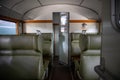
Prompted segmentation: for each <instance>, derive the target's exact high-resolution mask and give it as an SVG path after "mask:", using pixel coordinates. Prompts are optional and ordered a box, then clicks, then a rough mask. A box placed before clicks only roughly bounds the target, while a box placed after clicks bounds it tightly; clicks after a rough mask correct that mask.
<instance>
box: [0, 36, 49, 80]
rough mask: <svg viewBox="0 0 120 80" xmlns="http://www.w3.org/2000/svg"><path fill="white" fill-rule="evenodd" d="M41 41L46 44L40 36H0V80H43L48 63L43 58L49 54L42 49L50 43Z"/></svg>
mask: <svg viewBox="0 0 120 80" xmlns="http://www.w3.org/2000/svg"><path fill="white" fill-rule="evenodd" d="M43 41H44V43H46V42H45V41H46V40H43V37H42V36H41V35H31V34H29V35H28V34H24V35H6V36H0V79H1V80H14V79H15V80H24V79H27V80H29V79H30V80H32V79H33V80H42V79H44V78H45V75H46V72H47V70H48V65H49V62H50V58H49V60H46V58H44V57H45V54H49V53H50V51H49V50H48V52H45V50H44V49H46V48H44V47H45V46H46V45H51V43H49V42H47V43H46V44H43ZM48 47H50V46H48ZM43 53H45V54H43Z"/></svg>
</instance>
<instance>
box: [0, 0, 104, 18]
mask: <svg viewBox="0 0 120 80" xmlns="http://www.w3.org/2000/svg"><path fill="white" fill-rule="evenodd" d="M0 6H4V7H6V8H8V9H10V10H13V11H15V12H17V13H20V14H21V15H22V18H23V19H25V17H30V18H31V19H41V18H40V16H41V15H43V16H47V17H48V18H49V17H50V14H51V12H52V11H53V12H56V11H69V12H70V13H71V14H74V15H75V14H78V15H77V16H79V15H80V16H81V17H84V18H88V19H89V18H91V19H99V18H100V16H101V11H102V10H101V8H102V1H101V0H0ZM1 8H2V7H1ZM52 8H53V9H52ZM43 9H44V10H43ZM41 11H42V12H41ZM44 11H45V12H44ZM46 13H47V14H48V15H44V14H46ZM49 13H50V14H49ZM74 15H72V17H71V18H73V16H74ZM96 16H97V17H96ZM76 18H77V17H76ZM49 19H50V18H49ZM80 19H82V18H80Z"/></svg>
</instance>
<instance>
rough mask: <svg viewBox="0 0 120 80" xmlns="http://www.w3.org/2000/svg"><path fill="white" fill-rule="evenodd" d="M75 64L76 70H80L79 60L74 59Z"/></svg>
mask: <svg viewBox="0 0 120 80" xmlns="http://www.w3.org/2000/svg"><path fill="white" fill-rule="evenodd" d="M74 64H75V71H78V70H79V66H80V64H79V61H78V60H74Z"/></svg>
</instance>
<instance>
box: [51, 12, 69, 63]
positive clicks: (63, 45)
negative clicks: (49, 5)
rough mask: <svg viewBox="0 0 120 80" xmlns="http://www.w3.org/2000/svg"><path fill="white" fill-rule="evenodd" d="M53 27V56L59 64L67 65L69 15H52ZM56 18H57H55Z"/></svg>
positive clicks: (64, 13) (66, 13)
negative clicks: (56, 57)
mask: <svg viewBox="0 0 120 80" xmlns="http://www.w3.org/2000/svg"><path fill="white" fill-rule="evenodd" d="M53 16H54V17H53V22H54V23H53V27H54V37H55V38H54V39H55V47H54V49H55V55H58V56H59V62H60V63H62V64H68V63H69V13H68V12H57V13H53ZM55 16H57V17H55Z"/></svg>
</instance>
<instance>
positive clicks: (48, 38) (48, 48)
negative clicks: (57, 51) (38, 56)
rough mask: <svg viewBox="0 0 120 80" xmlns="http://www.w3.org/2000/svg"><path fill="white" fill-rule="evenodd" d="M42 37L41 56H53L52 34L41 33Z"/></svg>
mask: <svg viewBox="0 0 120 80" xmlns="http://www.w3.org/2000/svg"><path fill="white" fill-rule="evenodd" d="M42 37H43V56H44V57H51V56H52V54H53V50H52V48H53V46H52V45H53V43H52V33H42Z"/></svg>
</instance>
